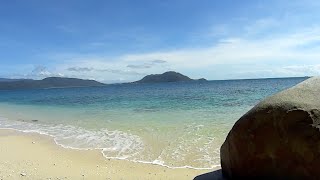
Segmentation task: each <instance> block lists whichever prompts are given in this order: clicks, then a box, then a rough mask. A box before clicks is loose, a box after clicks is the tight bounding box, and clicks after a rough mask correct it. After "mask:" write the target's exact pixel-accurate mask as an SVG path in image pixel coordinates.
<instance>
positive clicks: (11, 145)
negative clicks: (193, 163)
mask: <svg viewBox="0 0 320 180" xmlns="http://www.w3.org/2000/svg"><path fill="white" fill-rule="evenodd" d="M211 171H212V170H195V169H187V168H182V169H170V168H166V167H162V166H159V165H152V164H143V163H134V162H130V161H126V160H115V159H106V158H104V157H103V156H102V154H101V152H100V151H98V150H75V149H66V148H63V147H61V146H58V145H56V144H55V143H54V141H53V139H52V138H51V137H49V136H45V135H39V134H36V133H22V132H18V131H14V130H0V179H3V180H6V179H52V180H53V179H179V180H180V179H181V180H183V179H193V178H194V177H196V176H197V175H200V174H203V173H207V172H211Z"/></svg>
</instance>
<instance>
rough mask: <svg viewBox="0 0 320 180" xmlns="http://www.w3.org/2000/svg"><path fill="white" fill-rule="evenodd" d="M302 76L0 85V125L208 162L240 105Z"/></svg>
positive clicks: (69, 142)
mask: <svg viewBox="0 0 320 180" xmlns="http://www.w3.org/2000/svg"><path fill="white" fill-rule="evenodd" d="M305 79H306V78H282V79H257V80H228V81H208V82H188V83H160V84H139V85H138V84H123V85H109V86H106V87H88V88H66V89H38V90H15V91H0V128H14V129H17V130H21V131H25V132H38V133H42V134H47V135H50V136H53V137H54V138H55V141H56V143H57V144H59V145H62V146H64V147H68V148H80V149H101V150H102V152H103V155H104V156H105V157H107V158H119V159H127V160H131V161H135V162H145V163H154V164H159V165H164V166H168V167H192V168H212V167H215V166H219V165H220V159H219V148H220V146H221V144H222V143H223V141H224V140H225V138H226V135H227V133H228V132H229V130H230V129H231V128H232V126H233V124H234V123H235V121H236V120H238V119H239V118H240V117H241V116H242V115H243V114H244V113H245V112H246V111H248V110H249V109H250V108H252V107H253V106H254V105H255V104H257V103H258V102H259V101H260V100H261V99H263V98H265V97H266V96H269V95H272V94H274V93H276V92H279V91H281V90H283V89H286V88H289V87H292V86H294V85H296V84H297V83H300V82H302V81H303V80H305Z"/></svg>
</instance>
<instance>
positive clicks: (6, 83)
mask: <svg viewBox="0 0 320 180" xmlns="http://www.w3.org/2000/svg"><path fill="white" fill-rule="evenodd" d="M187 81H207V80H206V79H203V78H202V79H191V78H189V77H188V76H185V75H183V74H180V73H178V72H174V71H168V72H165V73H163V74H152V75H147V76H145V77H144V78H142V79H141V80H139V81H135V82H133V83H165V82H187ZM105 85H106V84H104V83H101V82H98V81H95V80H84V79H77V78H66V77H48V78H45V79H42V80H33V79H5V78H0V90H13V89H46V88H69V87H91V86H105Z"/></svg>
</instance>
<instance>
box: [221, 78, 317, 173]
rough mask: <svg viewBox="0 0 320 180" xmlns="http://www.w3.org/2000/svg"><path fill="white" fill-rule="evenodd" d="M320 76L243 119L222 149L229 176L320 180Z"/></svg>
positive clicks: (271, 101) (287, 91)
mask: <svg viewBox="0 0 320 180" xmlns="http://www.w3.org/2000/svg"><path fill="white" fill-rule="evenodd" d="M319 124H320V78H317V77H314V78H310V79H308V80H306V81H304V82H302V83H300V84H298V85H296V86H294V87H292V88H290V89H288V90H285V91H282V92H280V93H278V94H275V95H273V96H271V97H269V98H267V99H265V100H263V101H262V102H260V103H259V104H258V105H256V106H255V107H254V108H253V109H251V110H250V111H249V112H248V113H246V114H245V115H244V116H243V117H241V118H240V119H239V120H238V121H237V122H236V123H235V125H234V126H233V128H232V130H231V131H230V132H229V134H228V136H227V138H226V141H225V142H224V144H223V145H222V146H221V152H220V154H221V155H220V156H221V166H222V171H223V174H224V175H225V176H226V177H229V178H250V179H251V178H268V179H320V169H319V168H320V131H319Z"/></svg>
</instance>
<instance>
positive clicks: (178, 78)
mask: <svg viewBox="0 0 320 180" xmlns="http://www.w3.org/2000/svg"><path fill="white" fill-rule="evenodd" d="M186 81H207V80H206V79H204V78H201V79H191V78H189V77H188V76H185V75H183V74H180V73H178V72H174V71H168V72H165V73H163V74H151V75H147V76H145V77H144V78H142V79H141V80H139V81H136V82H134V83H164V82H186Z"/></svg>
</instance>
